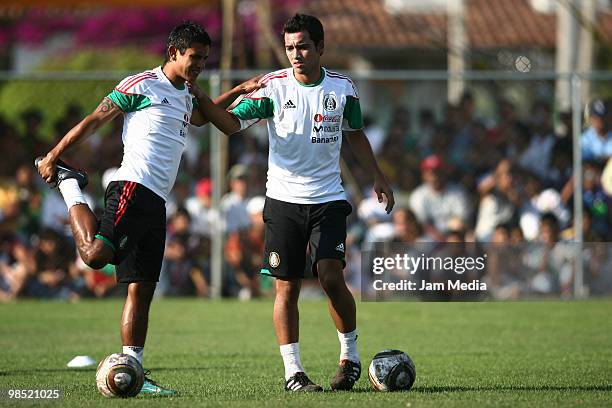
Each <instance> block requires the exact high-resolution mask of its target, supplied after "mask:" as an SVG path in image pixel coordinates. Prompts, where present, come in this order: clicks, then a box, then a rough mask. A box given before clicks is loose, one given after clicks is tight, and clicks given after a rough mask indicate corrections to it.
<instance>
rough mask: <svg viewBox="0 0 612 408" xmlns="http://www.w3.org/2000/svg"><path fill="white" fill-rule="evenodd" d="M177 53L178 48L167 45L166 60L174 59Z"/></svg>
mask: <svg viewBox="0 0 612 408" xmlns="http://www.w3.org/2000/svg"><path fill="white" fill-rule="evenodd" d="M177 55H178V48H176V47H175V46H174V45H171V46H169V47H168V61H175V60H176V56H177Z"/></svg>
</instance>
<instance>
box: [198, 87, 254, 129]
mask: <svg viewBox="0 0 612 408" xmlns="http://www.w3.org/2000/svg"><path fill="white" fill-rule="evenodd" d="M262 76H263V75H258V76H256V77H253V78H251V79H249V80H248V81H246V82H243V83H241V84H240V85H238V86H236V87H234V88H232V89H231V90H229V91H227V92H226V93H224V94H223V95H220V96H218V97H216V98H215V99H214V100H213V103H214V104H215V105H217V106H218V107H220V108H222V109H227V108H228V107H229V106H230V105H231V104H232V103H233V102H234V101H235V100H236V98H238V97H239V96H240V95H245V94H248V93H251V92H253V91H256V90H257V89H259V88H262V87H264V86H265V85H262V84H261V83H260V82H259V80H260V79H261V78H262ZM187 85H188V86H189V90H190V92H191V93H192V94H193V95H194V96H195V97H196V99H197V100H198V109H197V111H194V112H193V114H192V116H191V124H192V125H195V126H202V125H205V124H207V123H208V122H209V121H210V119H208V112H207V110H206V109H205V108H204V106H203V105H202V104H201V103H200V97H201V96H202V95H205V93H204V92H202V90H201V89H200V88H199V86H198V85H197V84H187ZM198 95H199V96H198ZM206 97H207V98H208V95H206ZM217 127H219V126H217Z"/></svg>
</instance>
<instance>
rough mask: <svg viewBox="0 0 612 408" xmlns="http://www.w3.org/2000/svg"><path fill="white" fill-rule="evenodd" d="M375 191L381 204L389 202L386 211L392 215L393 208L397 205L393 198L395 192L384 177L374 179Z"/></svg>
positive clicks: (379, 176)
mask: <svg viewBox="0 0 612 408" xmlns="http://www.w3.org/2000/svg"><path fill="white" fill-rule="evenodd" d="M374 191H375V192H376V196H377V197H378V202H379V203H382V202H384V201H385V200H386V201H387V205H386V206H385V211H386V212H387V214H390V213H391V210H393V206H394V205H395V198H394V197H393V190H392V189H391V186H390V185H389V182H387V180H386V179H385V177H384V176H383V175H378V176H376V177H375V178H374Z"/></svg>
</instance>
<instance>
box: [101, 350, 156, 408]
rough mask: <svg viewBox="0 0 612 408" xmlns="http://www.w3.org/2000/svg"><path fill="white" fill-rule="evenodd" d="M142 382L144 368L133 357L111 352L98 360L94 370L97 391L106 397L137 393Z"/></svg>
mask: <svg viewBox="0 0 612 408" xmlns="http://www.w3.org/2000/svg"><path fill="white" fill-rule="evenodd" d="M143 383H144V370H143V369H142V366H141V365H140V363H139V362H138V360H136V359H135V358H134V357H132V356H130V355H127V354H119V353H117V354H111V355H110V356H108V357H106V358H105V359H104V360H102V361H101V362H100V364H99V365H98V371H97V372H96V386H97V387H98V391H100V393H101V394H102V395H104V396H105V397H107V398H114V397H120V398H127V397H134V396H136V395H138V393H139V392H140V389H141V388H142V384H143Z"/></svg>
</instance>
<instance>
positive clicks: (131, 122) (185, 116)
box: [108, 67, 193, 200]
mask: <svg viewBox="0 0 612 408" xmlns="http://www.w3.org/2000/svg"><path fill="white" fill-rule="evenodd" d="M108 97H109V98H110V99H111V100H112V101H113V102H115V104H117V106H119V108H121V109H122V110H123V112H125V115H124V116H125V118H124V124H123V135H122V139H123V161H122V162H121V167H119V170H117V172H116V173H115V175H114V176H113V179H112V180H113V181H121V180H126V181H134V182H136V183H139V184H142V185H144V186H145V187H147V188H148V189H150V190H151V191H153V192H154V193H155V194H157V195H159V196H160V197H161V198H163V199H164V200H167V198H168V194H169V193H170V190H171V189H172V186H173V185H174V181H175V180H176V175H177V173H178V168H179V164H180V161H181V155H182V154H183V150H184V149H185V137H186V136H187V132H188V131H189V121H190V119H191V113H192V110H193V99H192V98H193V97H192V95H191V94H190V93H189V90H188V88H187V87H186V86H185V87H184V88H183V89H177V88H175V87H174V85H172V83H171V82H170V80H168V78H167V77H166V75H165V74H164V73H163V71H162V69H161V67H157V68H155V69H153V70H152V71H145V72H142V73H140V74H137V75H132V76H129V77H127V78H125V79H124V80H123V81H121V82H120V83H119V85H117V87H116V88H115V89H114V90H113V91H112V92H111V93H110V94H109V95H108Z"/></svg>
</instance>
